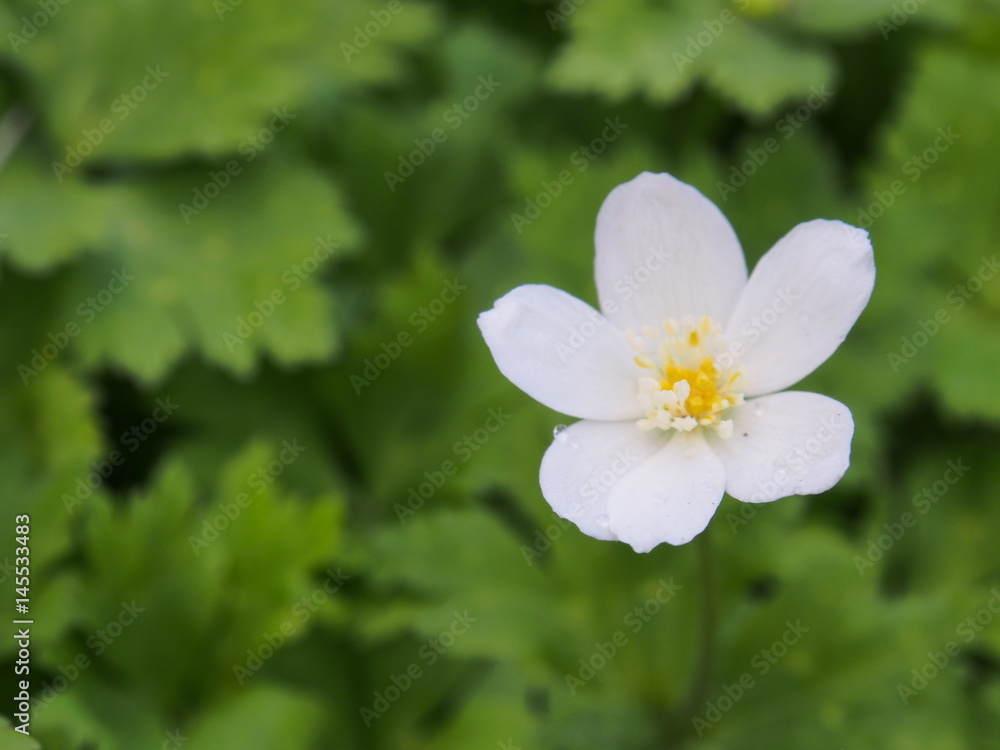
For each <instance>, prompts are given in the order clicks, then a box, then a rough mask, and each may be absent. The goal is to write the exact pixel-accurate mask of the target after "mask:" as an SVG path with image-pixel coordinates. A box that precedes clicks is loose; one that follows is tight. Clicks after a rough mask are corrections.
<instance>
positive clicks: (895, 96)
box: [0, 0, 1000, 750]
mask: <svg viewBox="0 0 1000 750" xmlns="http://www.w3.org/2000/svg"><path fill="white" fill-rule="evenodd" d="M0 112H2V114H0V160H2V162H3V164H2V170H0V321H2V322H0V358H2V367H0V446H2V447H0V488H2V491H0V508H2V511H3V512H2V514H0V519H2V524H3V527H2V529H0V535H2V538H3V539H4V542H3V544H2V546H0V563H2V569H0V580H2V586H0V601H2V602H4V604H3V611H4V613H5V614H4V616H3V617H2V618H0V620H2V624H0V665H2V668H0V685H2V686H3V688H4V694H5V695H15V694H16V690H17V684H16V682H17V679H18V678H17V676H16V675H15V667H16V662H17V659H18V652H17V644H16V641H14V640H13V638H12V634H13V632H14V631H15V626H14V625H13V624H11V623H12V620H13V619H14V618H15V617H16V615H15V612H14V599H15V597H16V596H18V595H19V594H16V593H15V588H16V587H15V581H16V578H17V576H15V575H14V559H15V557H16V555H15V548H16V542H15V517H16V516H17V515H19V514H27V515H29V516H30V566H31V583H30V597H29V598H30V617H32V618H33V621H34V622H33V625H32V626H31V628H32V629H31V663H30V669H31V672H30V678H31V683H32V684H31V694H32V698H33V706H32V712H31V724H30V730H31V733H32V738H24V737H23V736H21V735H19V734H17V733H15V732H13V731H12V730H10V729H6V728H5V729H0V733H2V738H0V746H2V747H4V748H8V747H9V748H33V747H37V744H35V742H36V741H37V742H38V743H41V746H43V747H44V748H46V750H84V749H94V748H100V749H101V750H119V749H120V750H135V749H138V748H149V749H150V750H152V749H154V748H180V747H183V748H185V749H186V750H202V749H205V750H209V749H211V750H219V748H246V747H255V748H282V749H289V750H297V749H299V748H301V749H303V750H306V749H311V748H343V749H345V750H351V749H355V748H357V749H362V748H364V749H365V750H369V749H378V748H387V749H389V748H391V749H392V750H405V749H406V748H424V747H427V748H441V749H451V748H454V749H456V750H458V749H461V750H471V749H473V748H483V749H484V750H497V749H498V748H499V749H501V750H519V749H520V748H524V749H525V750H527V749H530V748H547V749H550V750H584V749H585V748H600V749H601V750H608V749H610V748H622V749H625V748H628V749H632V748H635V749H644V748H692V749H699V750H721V749H723V748H728V749H732V750H738V749H743V748H747V749H750V748H761V747H769V748H801V747H815V748H830V749H831V750H834V749H839V748H848V749H850V750H855V749H857V750H861V749H864V748H879V749H880V750H881V749H884V748H892V749H906V748H924V749H940V750H952V749H959V748H997V747H1000V739H998V738H1000V622H995V621H994V620H995V619H996V618H997V616H998V615H1000V544H998V543H997V533H998V531H1000V502H998V497H997V487H998V479H1000V466H998V464H997V460H996V456H997V452H998V449H1000V387H998V384H997V383H998V381H997V373H998V371H1000V346H998V331H1000V328H998V323H1000V279H998V278H997V271H998V270H1000V266H998V265H997V241H996V236H997V230H998V228H1000V220H998V212H997V209H998V205H1000V181H998V179H997V176H996V166H997V162H998V159H1000V152H998V149H1000V140H998V138H997V135H998V133H997V128H998V123H1000V3H998V2H996V0H940V1H939V0H933V1H928V0H891V1H890V0H739V1H737V2H723V1H722V0H703V1H702V2H698V3H688V2H679V1H677V2H670V1H669V0H560V1H559V2H555V1H552V2H529V1H527V0H525V1H520V2H499V1H496V2H489V1H488V0H422V1H418V0H387V1H386V2H382V1H381V0H374V1H371V2H369V1H368V0H327V1H326V2H318V3H279V2H273V1H268V0H197V1H195V0H175V1H174V2H165V1H156V0H149V1H146V2H144V1H143V0H131V1H130V2H117V3H115V2H100V1H98V0H91V1H90V2H87V1H85V0H23V1H21V0H4V2H2V3H0ZM643 170H650V171H654V172H660V171H666V172H670V173H672V174H674V175H676V176H678V177H679V178H680V179H682V180H684V181H687V182H690V183H692V184H694V185H696V186H697V187H699V189H701V190H702V191H703V192H704V193H705V195H707V196H708V197H709V198H711V199H712V200H713V201H715V202H716V203H717V204H718V205H719V206H720V208H721V209H722V210H723V212H724V213H725V214H726V215H727V216H728V217H729V219H730V220H731V221H732V223H733V225H734V227H735V228H736V231H737V233H738V235H739V237H740V239H741V241H742V243H743V245H744V249H745V251H746V253H747V256H748V260H749V261H750V263H751V264H752V263H754V262H755V261H756V259H757V258H759V257H760V255H761V254H762V253H763V252H764V251H766V250H767V248H768V247H770V246H771V245H772V244H773V243H774V242H775V241H776V240H777V239H778V238H780V237H781V236H782V235H784V234H785V233H786V232H787V231H788V230H789V229H791V228H792V227H793V226H794V225H795V224H797V223H798V222H801V221H805V220H809V219H813V218H817V217H824V218H836V219H842V220H844V221H847V222H849V223H851V224H856V225H861V226H864V227H866V228H868V229H869V230H870V232H871V237H872V241H873V244H874V247H875V253H876V263H877V267H878V280H877V283H876V288H875V293H874V296H873V298H872V301H871V303H870V304H869V306H868V308H867V310H866V311H865V313H864V314H863V315H862V317H861V319H860V321H859V323H858V324H857V326H856V327H855V329H854V331H853V332H852V334H851V335H850V336H849V337H848V339H847V341H846V342H845V343H844V344H843V345H842V346H841V347H840V349H839V350H838V351H837V353H836V354H835V355H834V356H833V358H832V359H831V360H830V361H828V362H827V363H826V364H825V365H824V366H823V367H821V368H820V370H819V371H818V372H816V373H815V374H814V375H812V376H810V377H809V378H808V379H807V380H806V381H804V382H803V383H802V384H801V385H800V386H799V388H800V389H803V390H815V391H818V392H821V393H826V394H829V395H831V396H833V397H835V398H837V399H839V400H841V401H843V402H844V403H845V404H847V405H848V406H849V407H850V409H851V410H852V412H853V415H854V419H855V422H856V423H857V431H856V435H855V439H854V444H853V457H852V464H851V467H850V469H849V471H848V473H847V475H846V476H845V478H844V479H843V481H842V482H841V483H840V484H839V485H838V486H837V487H836V488H834V489H833V490H831V491H830V492H828V493H825V494H823V495H821V496H816V497H808V498H791V499H787V500H783V501H780V502H776V503H773V504H769V505H762V506H744V505H742V504H740V503H738V502H736V501H735V500H732V499H730V498H726V499H725V500H724V501H723V504H722V506H721V507H720V509H719V511H718V513H717V514H716V517H715V519H714V520H713V522H712V524H711V525H710V527H709V531H708V532H707V533H708V534H709V535H710V537H711V541H712V547H713V549H714V553H713V558H714V559H711V560H708V559H702V560H699V548H698V546H697V545H688V546H686V547H680V548H671V547H669V546H667V545H664V546H661V547H660V548H657V549H656V550H654V551H653V552H652V553H650V554H647V555H636V554H634V553H633V552H632V551H631V549H629V548H628V547H627V546H625V545H624V544H620V543H611V542H599V541H596V540H593V539H591V538H589V537H586V536H584V535H583V534H581V533H580V532H578V531H577V530H576V529H575V527H572V526H571V525H569V524H567V523H566V522H563V521H561V520H560V519H558V518H557V517H555V516H554V515H553V514H552V512H551V510H550V509H549V507H548V506H547V504H546V503H545V501H544V500H543V498H542V497H541V494H540V491H539V487H538V468H539V464H540V461H541V457H542V455H543V453H544V451H545V448H546V447H547V445H548V444H549V442H550V441H551V440H552V432H553V428H554V427H556V426H557V425H558V424H559V423H560V422H563V421H566V418H565V417H562V416H561V415H558V414H556V413H554V412H551V411H548V410H546V409H545V408H544V407H542V406H540V405H538V404H537V403H535V402H534V401H532V400H531V399H530V398H529V397H527V396H525V395H524V394H522V393H521V392H520V391H518V390H517V389H516V388H515V387H514V386H512V385H511V384H510V383H508V382H507V381H506V380H505V379H504V378H503V377H502V376H501V375H500V374H499V372H498V371H497V369H496V367H495V365H494V364H493V362H492V359H491V357H490V355H489V352H488V350H487V349H486V346H485V345H484V343H483V342H482V339H481V337H480V336H479V333H478V330H477V328H476V325H475V319H476V315H477V314H478V313H479V312H480V311H482V310H485V309H488V308H489V307H490V306H491V305H492V303H493V301H494V300H495V299H496V298H497V297H499V296H500V295H502V294H504V293H505V292H507V291H508V290H509V289H511V288H513V287H514V286H516V285H518V284H521V283H528V282H539V283H549V284H553V285H555V286H558V287H560V288H563V289H566V290H568V291H569V292H571V293H573V294H575V295H577V296H579V297H581V298H583V299H585V300H588V301H590V302H592V303H594V302H596V295H595V291H594V287H593V280H592V262H593V228H594V220H595V217H596V214H597V210H598V208H599V206H600V203H601V201H602V200H603V198H604V197H605V196H606V195H607V193H608V192H609V191H610V190H611V188H613V187H614V186H615V185H617V184H620V183H622V182H624V181H626V180H629V179H631V178H632V177H634V176H635V175H636V174H638V173H639V172H641V171H643ZM6 613H10V616H8V615H7V614H6ZM12 703H13V702H12V701H9V700H8V701H5V705H3V706H2V707H0V712H2V713H3V714H5V715H7V716H10V715H11V714H12V713H13V711H12V710H11V705H12ZM2 723H3V722H0V724H2ZM12 723H20V722H12Z"/></svg>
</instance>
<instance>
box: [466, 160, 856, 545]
mask: <svg viewBox="0 0 1000 750" xmlns="http://www.w3.org/2000/svg"><path fill="white" fill-rule="evenodd" d="M595 243H596V247H597V257H596V259H595V263H594V266H595V276H596V280H597V294H598V299H599V300H600V305H601V310H602V313H603V314H602V313H599V312H597V311H596V310H594V309H593V308H592V307H590V306H589V305H587V304H586V303H584V302H581V301H580V300H578V299H576V298H575V297H572V296H570V295H569V294H567V293H566V292H563V291H561V290H559V289H555V288H553V287H550V286H544V285H537V284H531V285H525V286H520V287H517V288H516V289H514V290H513V291H511V292H509V293H508V294H506V295H504V296H503V297H501V298H500V299H499V300H497V302H496V304H495V305H494V307H493V309H491V310H488V311H486V312H484V313H482V314H481V315H480V316H479V327H480V329H481V330H482V333H483V337H484V338H485V339H486V343H487V344H488V345H489V347H490V350H491V352H492V353H493V358H494V359H495V360H496V363H497V366H498V367H499V368H500V371H501V372H502V373H503V374H504V375H505V376H506V377H507V378H508V379H510V380H511V381H512V382H513V383H514V384H515V385H516V386H518V387H519V388H521V389H522V390H523V391H524V392H525V393H527V394H528V395H529V396H531V397H532V398H534V399H536V400H538V401H540V402H541V403H543V404H545V405H546V406H548V407H550V408H552V409H555V410H556V411H559V412H562V413H564V414H568V415H570V416H573V417H578V418H581V419H582V421H580V422H576V423H575V424H573V425H572V426H570V427H568V428H562V429H559V428H557V431H556V439H555V440H554V441H553V443H552V445H551V446H550V447H549V449H548V450H547V451H546V453H545V457H544V459H543V460H542V467H541V477H540V483H541V488H542V494H543V495H544V496H545V499H546V500H548V502H549V504H550V505H551V506H552V508H553V510H555V512H556V513H558V514H559V515H560V516H562V517H563V518H567V519H569V520H570V521H572V522H573V523H575V524H576V525H577V526H579V528H580V530H581V531H583V532H584V533H585V534H589V535H590V536H592V537H595V538H597V539H617V540H621V541H623V542H626V543H628V544H630V545H631V546H632V547H633V549H635V550H636V552H648V551H649V550H651V549H652V548H653V547H655V546H656V545H658V544H660V543H662V542H669V543H670V544H684V543H686V542H688V541H690V540H691V539H692V538H694V537H695V536H696V535H698V534H699V533H700V532H701V531H703V530H704V528H705V527H706V526H707V525H708V522H709V520H710V519H711V517H712V515H713V514H714V513H715V509H716V508H717V507H718V505H719V502H720V501H721V499H722V495H723V493H724V492H728V493H729V494H730V495H731V496H733V497H734V498H736V499H737V500H742V501H743V502H750V503H763V502H770V501H772V500H777V499H779V498H782V497H787V496H788V495H794V494H798V495H809V494H815V493H819V492H824V491H826V490H828V489H829V488H830V487H832V486H833V485H834V484H836V483H837V481H839V479H840V478H841V477H842V476H843V474H844V472H845V471H846V470H847V466H848V464H849V460H850V449H851V437H852V436H853V434H854V422H853V420H852V419H851V413H850V411H849V410H848V409H847V407H846V406H844V405H843V404H841V403H839V402H838V401H834V400H833V399H831V398H828V397H826V396H821V395H818V394H815V393H805V392H800V391H787V392H780V391H783V390H784V389H785V388H788V387H789V386H791V385H794V384H795V383H796V382H798V381H799V380H801V379H802V378H803V377H805V376H806V375H808V374H809V373H810V372H812V371H813V370H814V369H815V368H816V367H818V366H819V365H820V364H821V363H823V362H824V361H825V360H826V359H827V358H828V357H829V356H830V355H831V354H833V352H834V351H835V350H836V349H837V347H838V346H839V345H840V342H842V341H843V340H844V338H845V337H846V336H847V332H848V331H849V330H850V328H851V326H853V325H854V322H855V321H856V320H857V318H858V315H860V314H861V311H862V310H863V309H864V307H865V305H866V304H867V303H868V298H869V297H870V296H871V292H872V287H873V286H874V283H875V263H874V258H873V255H872V247H871V243H870V242H869V240H868V233H867V232H865V231H864V230H862V229H858V228H856V227H852V226H849V225H847V224H844V223H842V222H839V221H827V220H823V219H817V220H815V221H809V222H806V223H804V224H799V225H798V226H797V227H795V228H794V229H792V231H791V232H789V233H788V234H787V235H785V236H784V237H783V238H782V239H781V240H779V241H778V243H777V244H776V245H775V246H774V247H773V248H771V250H770V251H768V253H767V254H766V255H765V256H764V257H763V258H761V260H760V262H759V263H758V264H757V267H756V268H755V269H754V272H753V275H752V276H750V277H749V279H748V278H747V269H746V261H745V260H744V257H743V251H742V249H741V248H740V244H739V241H738V240H737V239H736V234H735V233H734V232H733V228H732V226H730V224H729V222H728V221H727V220H726V218H725V217H724V216H723V215H722V213H721V212H720V211H719V209H718V208H717V207H716V206H715V204H713V203H712V202H711V201H710V200H708V199H707V198H706V197H705V196H704V195H702V194H701V193H700V192H698V191H697V190H696V189H695V188H693V187H691V186H690V185H686V184H685V183H683V182H680V181H679V180H677V179H675V178H674V177H671V176H670V175H667V174H651V173H649V172H646V173H643V174H641V175H639V176H638V177H636V178H635V179H633V180H631V181H630V182H627V183H625V184H624V185H619V186H618V187H616V188H615V189H614V190H612V191H611V194H610V195H609V196H608V197H607V199H606V200H605V201H604V205H603V206H601V210H600V213H599V214H598V217H597V231H596V235H595ZM862 377H863V376H862Z"/></svg>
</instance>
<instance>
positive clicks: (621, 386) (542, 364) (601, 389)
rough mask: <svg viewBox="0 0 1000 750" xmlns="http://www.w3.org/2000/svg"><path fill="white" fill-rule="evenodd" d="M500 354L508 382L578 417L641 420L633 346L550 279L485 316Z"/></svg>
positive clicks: (520, 290)
mask: <svg viewBox="0 0 1000 750" xmlns="http://www.w3.org/2000/svg"><path fill="white" fill-rule="evenodd" d="M479 329H480V330H481V331H482V332H483V338H485V339H486V343H487V345H488V346H489V347H490V351H491V352H492V353H493V359H494V360H496V363H497V367H499V368H500V372H502V373H503V374H504V375H505V376H506V377H507V379H508V380H510V381H511V382H512V383H513V384H514V385H516V386H517V387H518V388H520V389H521V390H522V391H524V392H525V393H527V394H528V395H529V396H531V397H532V398H533V399H535V400H536V401H540V402H541V403H543V404H545V405H546V406H548V407H549V408H551V409H555V410H556V411H559V412H562V413H563V414H569V415H570V416H573V417H582V418H584V419H599V420H608V421H614V420H624V419H637V418H638V417H639V416H640V412H641V409H640V406H639V400H638V397H637V394H638V385H637V384H638V378H639V376H640V374H641V373H642V372H643V371H642V370H641V369H640V368H639V366H638V365H636V364H635V362H634V360H633V358H634V352H633V351H632V350H631V349H630V348H629V346H628V344H627V343H626V341H625V338H624V336H623V335H622V333H621V332H620V331H619V330H618V329H617V328H615V326H614V325H612V324H611V323H609V322H608V320H607V319H606V318H605V317H604V316H602V315H601V314H600V313H599V312H597V310H595V309H594V308H592V307H591V306H590V305H588V304H587V303H585V302H581V301H580V300H578V299H577V298H576V297H574V296H572V295H570V294H567V293H566V292H564V291H562V290H560V289H556V288H555V287H551V286H545V285H544V284H528V285H525V286H519V287H517V288H516V289H513V290H511V291H510V292H508V293H507V294H505V295H504V296H503V297H501V298H500V299H498V300H497V301H496V303H495V304H494V306H493V309H492V310H487V311H486V312H484V313H481V314H480V316H479Z"/></svg>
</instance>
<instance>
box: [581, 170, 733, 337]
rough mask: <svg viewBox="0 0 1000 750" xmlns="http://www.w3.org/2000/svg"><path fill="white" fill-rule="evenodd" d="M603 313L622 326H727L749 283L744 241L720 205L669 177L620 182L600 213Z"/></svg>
mask: <svg viewBox="0 0 1000 750" xmlns="http://www.w3.org/2000/svg"><path fill="white" fill-rule="evenodd" d="M594 242H595V244H596V246H597V257H596V259H595V261H594V273H595V276H596V278H597V294H598V298H599V299H600V302H601V309H602V310H603V311H604V314H605V315H607V316H608V318H610V319H611V320H612V321H613V322H615V323H617V324H618V325H619V326H620V327H621V328H623V329H624V328H636V329H638V327H639V326H643V325H654V326H658V325H659V324H660V323H662V322H663V321H664V320H666V319H667V318H673V319H675V320H680V319H681V318H683V317H684V316H685V315H694V316H696V317H700V316H702V315H710V316H712V317H713V318H715V320H716V321H718V322H719V323H720V324H721V325H724V324H725V322H726V321H727V320H728V319H729V315H730V313H731V312H732V310H733V308H734V307H735V305H736V301H737V300H738V299H739V294H740V292H741V291H742V289H743V286H744V285H745V284H746V280H747V267H746V260H745V259H744V257H743V251H742V249H741V248H740V243H739V240H737V239H736V233H735V232H733V228H732V226H731V225H730V224H729V221H728V220H727V219H726V217H725V216H723V215H722V212H721V211H719V209H718V207H717V206H716V205H715V204H714V203H712V201H710V200H709V199H708V198H706V197H705V196H704V195H702V194H701V193H700V192H698V190H697V189H696V188H693V187H691V186H690V185H687V184H685V183H683V182H681V181H680V180H677V179H676V178H674V177H671V176H670V175H668V174H652V173H651V172H643V173H642V174H641V175H639V176H638V177H636V178H635V179H633V180H631V181H629V182H626V183H625V184H623V185H619V186H618V187H616V188H615V189H614V190H612V191H611V193H610V194H609V195H608V197H607V198H606V199H605V201H604V205H602V206H601V210H600V213H598V215H597V232H596V235H595V238H594Z"/></svg>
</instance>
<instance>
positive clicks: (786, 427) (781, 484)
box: [709, 391, 854, 503]
mask: <svg viewBox="0 0 1000 750" xmlns="http://www.w3.org/2000/svg"><path fill="white" fill-rule="evenodd" d="M730 415H731V419H732V420H733V436H732V437H730V438H728V439H722V438H720V437H718V436H714V435H710V436H709V442H710V444H711V446H712V448H713V449H714V450H715V453H716V455H717V456H718V457H719V458H720V459H722V463H723V465H724V466H725V467H726V492H728V493H729V494H730V495H732V496H733V497H735V498H736V499H737V500H742V501H743V502H745V503H768V502H771V501H772V500H777V499H778V498H781V497H787V496H788V495H815V494H816V493H819V492H825V491H826V490H828V489H830V488H831V487H833V485H835V484H836V483H837V482H838V481H839V480H840V478H841V477H842V476H844V472H845V471H847V466H848V464H849V463H850V459H851V437H852V436H853V435H854V420H853V419H852V418H851V412H850V410H849V409H848V408H847V407H846V406H844V405H843V404H842V403H840V402H839V401H835V400H834V399H832V398H828V397H827V396H821V395H819V394H818V393H804V392H801V391H786V392H784V393H775V394H773V395H771V396H762V397H761V398H755V399H751V400H750V401H747V402H746V403H745V404H743V405H742V406H738V407H736V408H735V409H733V410H732V411H731V412H730Z"/></svg>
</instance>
